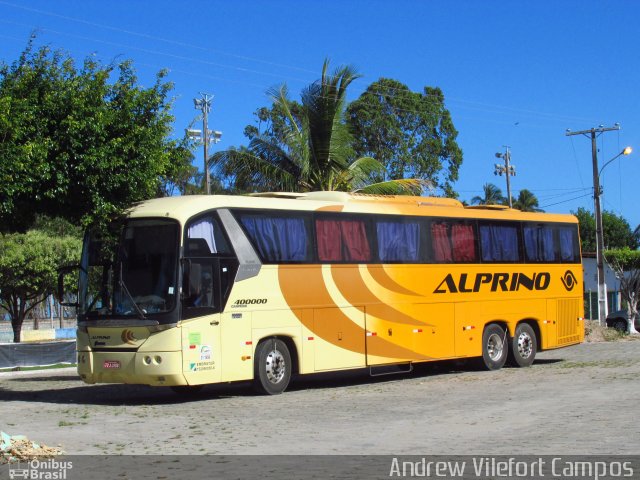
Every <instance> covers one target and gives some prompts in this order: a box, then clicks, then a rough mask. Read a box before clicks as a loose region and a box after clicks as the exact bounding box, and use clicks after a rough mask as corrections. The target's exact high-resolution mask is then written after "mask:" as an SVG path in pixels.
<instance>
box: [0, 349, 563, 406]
mask: <svg viewBox="0 0 640 480" xmlns="http://www.w3.org/2000/svg"><path fill="white" fill-rule="evenodd" d="M562 361H564V360H563V359H560V358H558V359H538V360H536V361H535V363H534V366H536V365H540V366H543V365H551V364H554V363H558V362H562ZM505 368H509V367H505ZM481 370H482V368H480V367H479V366H478V365H477V361H475V360H474V359H472V360H446V361H437V362H428V363H420V364H415V365H414V366H413V370H412V371H411V372H405V373H398V374H394V375H379V376H371V375H370V371H369V369H364V368H360V369H355V370H347V371H339V372H325V373H315V374H311V375H304V376H296V377H295V378H294V379H293V381H292V382H291V384H290V386H289V388H288V389H287V391H292V392H295V391H304V390H313V389H320V388H344V387H348V386H359V385H369V384H380V383H392V382H396V381H402V380H407V379H420V378H430V377H433V378H439V377H443V376H448V375H456V374H462V373H470V372H478V371H481ZM30 382H33V388H28V389H25V388H24V387H25V386H26V385H28V384H29V383H30ZM43 382H58V383H59V384H60V385H59V386H54V387H49V386H47V387H49V388H39V387H41V386H42V383H43ZM11 383H17V384H21V386H20V387H19V389H16V390H14V389H11V388H7V387H6V385H10V384H11ZM252 395H255V393H253V391H252V390H251V388H250V382H236V383H231V384H224V385H206V386H204V387H203V388H202V389H200V390H197V391H193V392H191V391H187V392H180V393H176V392H174V391H173V390H171V389H170V388H168V387H151V386H147V385H124V384H98V385H86V384H84V383H82V381H81V380H80V379H79V378H76V377H74V375H73V374H69V375H56V376H25V377H15V378H9V379H6V380H4V381H3V385H2V386H0V401H14V402H28V403H34V402H41V403H53V404H65V405H69V404H71V405H73V404H76V405H104V406H122V405H128V406H138V405H162V404H183V403H189V402H197V401H209V400H220V399H225V398H230V397H238V396H252Z"/></svg>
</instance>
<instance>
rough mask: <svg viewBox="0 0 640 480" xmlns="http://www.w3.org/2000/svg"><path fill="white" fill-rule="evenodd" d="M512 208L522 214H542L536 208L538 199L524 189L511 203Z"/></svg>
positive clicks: (540, 210)
mask: <svg viewBox="0 0 640 480" xmlns="http://www.w3.org/2000/svg"><path fill="white" fill-rule="evenodd" d="M513 208H517V209H518V210H521V211H523V212H544V210H542V209H541V208H539V207H538V198H537V197H536V196H535V195H534V194H533V193H532V192H531V191H530V190H527V189H526V188H523V189H522V190H520V192H519V193H518V198H517V199H516V200H515V201H514V202H513Z"/></svg>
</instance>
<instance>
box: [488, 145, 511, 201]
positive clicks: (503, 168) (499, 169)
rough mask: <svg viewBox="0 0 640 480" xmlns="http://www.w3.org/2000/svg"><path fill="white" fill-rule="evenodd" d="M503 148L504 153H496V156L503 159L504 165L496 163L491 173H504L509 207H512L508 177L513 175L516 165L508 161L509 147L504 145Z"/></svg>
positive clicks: (509, 158)
mask: <svg viewBox="0 0 640 480" xmlns="http://www.w3.org/2000/svg"><path fill="white" fill-rule="evenodd" d="M504 148H505V152H504V153H500V152H498V153H496V158H502V159H504V165H500V164H499V163H496V164H495V165H494V167H495V170H494V171H493V174H494V175H500V176H502V174H503V173H504V175H505V177H506V178H507V198H508V199H509V208H513V203H512V201H511V182H510V181H509V178H510V177H511V176H514V177H515V175H516V167H514V166H513V165H511V164H510V163H509V162H510V161H511V152H510V151H509V147H508V146H506V145H505V146H504Z"/></svg>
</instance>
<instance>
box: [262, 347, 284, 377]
mask: <svg viewBox="0 0 640 480" xmlns="http://www.w3.org/2000/svg"><path fill="white" fill-rule="evenodd" d="M286 369H287V365H286V363H285V361H284V356H283V355H282V353H280V352H279V351H278V350H273V351H271V352H269V354H268V355H267V364H266V372H267V379H268V380H269V382H271V383H278V382H280V381H281V380H282V379H283V378H284V374H285V372H286Z"/></svg>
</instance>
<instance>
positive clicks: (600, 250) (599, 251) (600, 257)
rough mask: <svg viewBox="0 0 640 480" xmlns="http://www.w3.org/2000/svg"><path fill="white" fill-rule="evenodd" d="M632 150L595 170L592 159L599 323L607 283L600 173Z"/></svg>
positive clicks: (603, 318)
mask: <svg viewBox="0 0 640 480" xmlns="http://www.w3.org/2000/svg"><path fill="white" fill-rule="evenodd" d="M631 152H632V148H631V147H625V148H624V149H623V150H622V151H621V152H620V153H618V154H617V155H616V156H615V157H613V158H612V159H611V160H609V161H608V162H606V163H605V164H604V165H603V166H602V168H601V169H600V170H597V169H596V168H597V166H598V163H597V162H598V161H597V159H596V157H595V155H594V160H593V167H594V168H593V204H594V210H595V216H596V263H597V267H598V316H599V319H600V323H601V324H602V325H604V324H605V322H606V318H607V310H608V308H607V284H606V282H605V276H604V231H603V228H602V210H601V209H600V197H601V196H602V187H601V186H600V175H601V174H602V170H604V167H606V166H607V165H609V164H610V163H611V162H613V161H614V160H615V159H616V158H618V157H620V156H622V155H629V154H630V153H631Z"/></svg>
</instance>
